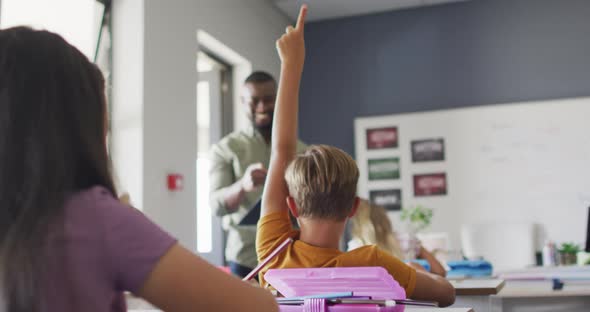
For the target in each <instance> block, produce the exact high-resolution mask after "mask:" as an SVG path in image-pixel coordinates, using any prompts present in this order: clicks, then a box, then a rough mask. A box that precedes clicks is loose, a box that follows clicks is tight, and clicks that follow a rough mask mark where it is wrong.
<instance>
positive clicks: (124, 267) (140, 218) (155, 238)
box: [101, 196, 176, 293]
mask: <svg viewBox="0 0 590 312" xmlns="http://www.w3.org/2000/svg"><path fill="white" fill-rule="evenodd" d="M101 206H102V207H101V214H104V215H103V216H104V218H103V220H104V223H103V224H104V243H105V252H106V255H105V256H106V258H107V259H108V260H107V262H108V267H109V271H110V275H111V277H112V278H113V279H114V282H115V284H116V287H117V289H118V290H119V291H130V292H133V293H137V292H138V291H139V290H140V289H141V287H142V286H143V283H144V282H145V281H146V279H147V278H148V276H149V274H150V273H151V272H152V270H153V269H154V267H155V266H156V264H157V263H158V261H159V260H160V258H161V257H162V256H163V255H164V254H166V252H167V251H168V250H169V249H170V248H171V247H172V246H173V245H174V244H175V243H176V239H175V238H173V237H172V236H170V234H168V233H166V232H165V231H164V230H162V229H161V228H160V227H158V226H157V225H156V224H154V223H153V222H152V221H150V220H149V219H148V218H147V217H146V216H145V215H143V214H142V213H141V212H140V211H138V210H137V209H135V208H132V207H129V206H127V205H124V204H121V203H120V202H119V201H117V200H116V199H115V198H112V197H111V196H109V199H107V200H105V201H103V205H101Z"/></svg>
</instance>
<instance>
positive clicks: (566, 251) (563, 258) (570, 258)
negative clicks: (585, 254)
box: [557, 243, 580, 265]
mask: <svg viewBox="0 0 590 312" xmlns="http://www.w3.org/2000/svg"><path fill="white" fill-rule="evenodd" d="M557 251H558V258H559V264H561V265H574V264H576V262H577V254H578V251H580V246H579V245H577V244H574V243H563V244H561V246H560V247H559V248H558V249H557Z"/></svg>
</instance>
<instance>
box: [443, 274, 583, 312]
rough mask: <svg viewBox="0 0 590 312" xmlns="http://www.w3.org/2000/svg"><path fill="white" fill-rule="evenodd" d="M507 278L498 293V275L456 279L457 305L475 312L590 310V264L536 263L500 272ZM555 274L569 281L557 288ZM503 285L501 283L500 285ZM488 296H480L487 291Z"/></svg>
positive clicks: (579, 311) (578, 311) (454, 283)
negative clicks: (554, 286)
mask: <svg viewBox="0 0 590 312" xmlns="http://www.w3.org/2000/svg"><path fill="white" fill-rule="evenodd" d="M498 276H499V277H500V278H501V279H505V282H504V283H503V284H502V285H501V287H500V288H499V289H498V291H497V292H495V293H494V287H493V286H494V283H496V282H494V281H497V280H494V279H487V280H486V279H471V280H469V279H465V280H452V281H451V283H452V284H453V285H454V286H455V288H456V290H457V300H456V302H455V304H454V305H453V307H473V309H474V310H475V312H516V311H518V312H533V311H535V312H537V311H542V312H548V311H568V312H582V311H584V312H587V311H590V308H589V307H590V267H588V266H586V267H575V266H572V267H553V268H543V267H534V268H526V269H521V270H515V271H511V272H504V273H500V274H499V275H498ZM551 278H559V279H561V280H562V281H563V282H564V283H565V285H564V286H563V289H561V290H553V288H552V286H553V282H552V281H551ZM499 286H500V285H499ZM486 289H487V291H488V292H487V294H488V296H477V295H478V294H479V295H481V294H483V293H479V292H480V291H486Z"/></svg>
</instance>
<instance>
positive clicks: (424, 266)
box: [407, 259, 430, 272]
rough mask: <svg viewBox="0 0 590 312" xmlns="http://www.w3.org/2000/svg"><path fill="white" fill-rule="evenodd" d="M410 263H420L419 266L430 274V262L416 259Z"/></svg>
mask: <svg viewBox="0 0 590 312" xmlns="http://www.w3.org/2000/svg"><path fill="white" fill-rule="evenodd" d="M410 262H415V263H418V264H419V265H421V266H422V267H423V268H424V269H425V270H426V271H428V272H430V263H428V261H426V260H424V259H414V260H410V261H408V262H407V263H410Z"/></svg>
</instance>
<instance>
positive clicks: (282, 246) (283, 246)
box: [242, 238, 293, 281]
mask: <svg viewBox="0 0 590 312" xmlns="http://www.w3.org/2000/svg"><path fill="white" fill-rule="evenodd" d="M292 242H293V239H292V238H287V239H286V240H285V241H284V242H282V243H281V244H280V245H279V247H277V248H276V249H275V250H273V251H272V252H271V253H270V255H269V256H268V257H266V259H264V260H262V262H260V263H259V264H258V265H257V266H256V267H255V268H254V270H252V271H251V272H250V273H248V275H246V277H244V278H243V279H242V280H243V281H249V280H251V279H252V278H253V277H254V276H256V274H258V272H260V270H262V269H263V268H264V267H265V266H267V265H268V263H269V262H270V260H272V259H273V258H274V257H276V256H277V255H278V254H280V253H281V252H282V251H283V250H285V249H286V248H287V246H289V244H291V243H292Z"/></svg>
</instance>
